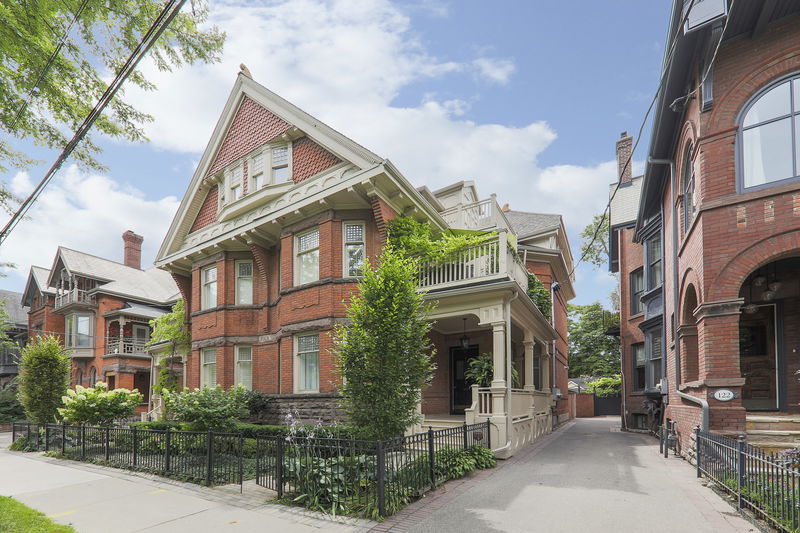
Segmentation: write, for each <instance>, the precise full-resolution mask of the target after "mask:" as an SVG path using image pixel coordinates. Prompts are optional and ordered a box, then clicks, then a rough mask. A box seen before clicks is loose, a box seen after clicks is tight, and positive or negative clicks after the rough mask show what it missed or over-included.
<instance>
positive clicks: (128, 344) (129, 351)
mask: <svg viewBox="0 0 800 533" xmlns="http://www.w3.org/2000/svg"><path fill="white" fill-rule="evenodd" d="M145 344H146V343H145V342H144V341H139V340H134V339H125V338H123V339H121V338H119V337H109V338H107V339H106V355H112V354H119V355H145V353H146V352H145Z"/></svg>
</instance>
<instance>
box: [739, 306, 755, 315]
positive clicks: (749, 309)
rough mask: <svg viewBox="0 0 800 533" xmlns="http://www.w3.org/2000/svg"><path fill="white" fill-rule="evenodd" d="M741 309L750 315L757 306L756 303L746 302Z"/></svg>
mask: <svg viewBox="0 0 800 533" xmlns="http://www.w3.org/2000/svg"><path fill="white" fill-rule="evenodd" d="M742 311H744V312H745V313H747V314H748V315H752V314H754V313H755V312H756V311H758V306H757V305H756V304H747V305H745V306H743V307H742Z"/></svg>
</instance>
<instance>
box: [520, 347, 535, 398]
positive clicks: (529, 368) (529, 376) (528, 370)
mask: <svg viewBox="0 0 800 533" xmlns="http://www.w3.org/2000/svg"><path fill="white" fill-rule="evenodd" d="M522 346H523V348H524V350H525V377H524V379H523V383H525V386H524V389H525V390H529V391H532V390H534V388H533V346H534V341H533V340H525V341H522Z"/></svg>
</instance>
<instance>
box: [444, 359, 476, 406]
mask: <svg viewBox="0 0 800 533" xmlns="http://www.w3.org/2000/svg"><path fill="white" fill-rule="evenodd" d="M473 357H478V345H477V344H473V345H472V346H470V347H469V348H467V349H466V350H465V349H464V348H461V347H460V346H459V347H453V348H450V413H451V414H454V415H463V414H464V409H466V408H467V407H469V406H470V405H471V404H472V391H471V389H470V385H472V384H471V383H469V382H467V379H466V378H465V377H464V374H465V372H466V371H467V368H469V360H470V359H472V358H473Z"/></svg>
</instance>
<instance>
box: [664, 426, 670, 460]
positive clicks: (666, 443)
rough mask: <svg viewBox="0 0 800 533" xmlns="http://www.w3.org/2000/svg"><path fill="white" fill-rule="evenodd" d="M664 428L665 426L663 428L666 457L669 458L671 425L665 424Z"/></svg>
mask: <svg viewBox="0 0 800 533" xmlns="http://www.w3.org/2000/svg"><path fill="white" fill-rule="evenodd" d="M663 428H664V429H663V431H664V459H667V458H668V457H669V426H667V424H664V426H663Z"/></svg>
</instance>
